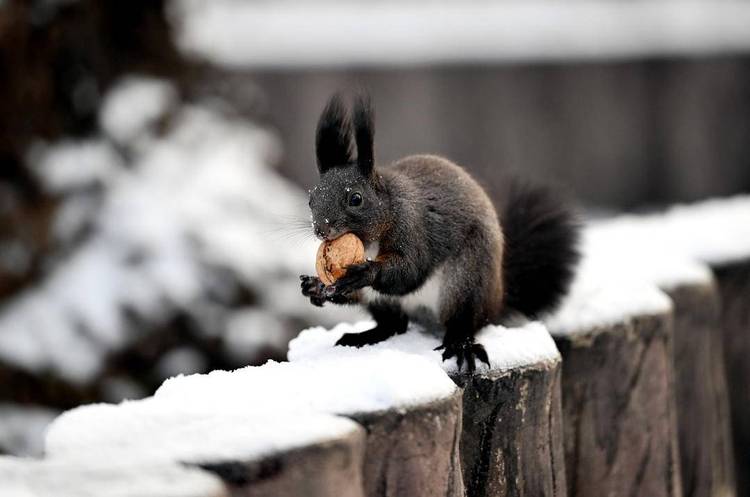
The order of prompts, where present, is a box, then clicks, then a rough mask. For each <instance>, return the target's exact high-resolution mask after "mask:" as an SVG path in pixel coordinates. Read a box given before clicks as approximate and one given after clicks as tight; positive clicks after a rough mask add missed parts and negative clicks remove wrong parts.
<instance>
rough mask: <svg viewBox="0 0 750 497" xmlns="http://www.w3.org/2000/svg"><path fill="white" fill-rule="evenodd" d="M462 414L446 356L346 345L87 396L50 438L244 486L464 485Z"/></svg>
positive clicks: (339, 491)
mask: <svg viewBox="0 0 750 497" xmlns="http://www.w3.org/2000/svg"><path fill="white" fill-rule="evenodd" d="M338 415H343V416H345V417H341V416H338ZM347 417H348V418H351V419H346V418H347ZM352 420H356V421H357V423H361V424H362V425H364V426H365V427H366V429H367V435H366V438H364V432H365V430H363V429H362V427H361V426H359V425H358V424H357V423H355V422H354V421H352ZM460 423H461V392H460V390H459V389H458V388H456V386H455V385H454V384H453V382H452V381H451V380H450V379H449V378H448V377H447V375H446V374H445V372H444V371H443V370H442V369H441V368H440V367H438V366H437V365H436V364H433V363H432V362H430V361H428V360H427V359H424V358H421V357H417V356H414V355H410V354H405V353H400V352H397V351H388V350H384V351H378V352H376V353H371V354H357V353H356V351H352V350H347V351H343V352H342V353H341V354H336V355H331V356H327V357H325V358H321V359H310V360H306V361H300V362H298V363H274V362H272V361H269V362H268V363H266V364H265V365H263V366H260V367H247V368H243V369H238V370H236V371H232V372H228V371H214V372H212V373H210V374H206V375H191V376H183V377H177V378H173V379H170V380H167V381H166V382H165V383H164V384H163V385H162V387H161V388H159V390H158V391H157V392H156V393H155V394H154V396H153V397H151V398H149V399H145V400H142V401H137V402H125V403H122V404H120V405H117V406H112V405H95V406H86V407H81V408H78V409H75V410H73V411H70V412H68V413H66V414H63V415H62V416H61V417H60V418H58V420H57V421H55V423H53V425H52V427H51V428H50V430H49V432H48V436H47V445H46V448H47V452H48V454H49V455H50V456H51V457H68V458H69V457H75V456H77V455H86V454H88V455H89V456H93V457H96V458H105V457H106V458H115V456H113V455H109V454H112V453H113V451H117V453H119V454H122V456H123V457H132V456H134V455H135V457H138V459H139V460H144V459H154V460H158V459H160V458H162V459H168V460H178V461H181V462H185V463H190V464H195V465H199V466H201V467H204V468H207V469H211V470H213V471H215V472H216V473H217V474H219V475H220V476H222V478H223V479H224V481H225V482H227V483H228V484H229V485H230V488H231V489H232V490H233V492H234V494H235V495H243V496H244V495H253V496H255V495H264V496H265V495H321V496H322V495H336V496H351V497H359V496H362V495H368V496H377V495H388V496H401V495H403V496H412V495H447V496H452V495H455V496H461V495H463V484H462V479H461V470H460V461H459V457H458V434H459V433H460ZM363 455H364V460H363Z"/></svg>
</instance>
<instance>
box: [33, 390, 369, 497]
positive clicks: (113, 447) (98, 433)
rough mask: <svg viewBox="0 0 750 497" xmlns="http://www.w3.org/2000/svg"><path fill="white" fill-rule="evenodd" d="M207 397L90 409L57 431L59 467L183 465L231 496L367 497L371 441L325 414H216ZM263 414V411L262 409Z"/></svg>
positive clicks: (54, 446)
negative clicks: (72, 463) (365, 459)
mask: <svg viewBox="0 0 750 497" xmlns="http://www.w3.org/2000/svg"><path fill="white" fill-rule="evenodd" d="M212 407H213V406H211V405H210V404H204V400H203V399H200V397H198V398H196V399H195V404H193V405H188V406H184V405H183V406H177V405H175V404H173V403H170V402H162V401H160V399H158V398H153V397H152V398H149V399H146V400H141V401H134V402H125V403H122V404H119V405H111V404H97V405H92V406H84V407H80V408H77V409H74V410H72V411H68V412H67V413H65V414H63V415H62V416H60V417H59V418H58V419H57V420H56V421H55V422H53V424H52V425H51V427H50V429H49V431H48V434H47V440H46V452H47V455H48V457H49V458H51V459H56V460H60V459H64V460H75V459H83V460H92V459H93V460H102V461H106V460H110V461H141V462H142V461H153V462H180V463H183V464H188V465H192V466H196V467H201V468H203V469H206V470H209V471H211V472H213V473H215V474H216V475H218V476H220V477H221V478H222V480H223V481H224V483H225V484H226V486H227V487H228V488H229V489H230V491H231V495H242V496H253V497H255V496H258V497H260V496H264V497H265V496H268V497H271V496H277V495H341V496H346V497H362V485H361V469H360V467H361V464H362V456H363V451H364V446H363V444H364V442H363V438H364V435H363V433H362V430H361V428H360V427H358V426H356V424H355V423H352V422H351V421H349V420H347V419H344V418H337V417H335V416H330V415H323V414H317V413H298V414H295V415H292V414H291V413H285V412H283V411H282V412H278V413H272V412H263V409H262V405H261V406H259V407H260V409H258V410H260V411H261V412H252V411H253V410H252V409H251V408H250V406H248V408H247V409H245V410H244V411H242V410H238V409H234V410H228V411H224V412H220V411H218V410H213V409H212ZM255 407H258V406H255Z"/></svg>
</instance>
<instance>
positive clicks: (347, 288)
mask: <svg viewBox="0 0 750 497" xmlns="http://www.w3.org/2000/svg"><path fill="white" fill-rule="evenodd" d="M372 281H373V263H372V262H370V261H367V262H363V263H361V264H352V265H351V266H348V267H347V268H346V274H345V275H344V276H342V277H341V278H339V279H337V280H336V281H335V282H334V283H333V284H332V285H328V286H327V287H325V289H324V293H325V296H326V298H327V299H328V300H332V299H336V298H337V297H341V296H344V295H348V294H350V293H352V292H354V291H356V290H359V289H360V288H364V287H366V286H370V285H372Z"/></svg>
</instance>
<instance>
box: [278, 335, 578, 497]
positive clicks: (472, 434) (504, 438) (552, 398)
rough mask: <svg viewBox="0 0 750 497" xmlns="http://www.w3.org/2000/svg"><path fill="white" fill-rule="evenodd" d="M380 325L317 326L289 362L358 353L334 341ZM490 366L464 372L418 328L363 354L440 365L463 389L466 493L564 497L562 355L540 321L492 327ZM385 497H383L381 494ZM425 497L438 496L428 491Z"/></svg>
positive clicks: (487, 340) (486, 338) (483, 339)
mask: <svg viewBox="0 0 750 497" xmlns="http://www.w3.org/2000/svg"><path fill="white" fill-rule="evenodd" d="M370 326H372V323H367V322H364V323H358V324H356V325H353V326H351V325H340V326H337V327H336V328H334V329H333V330H331V331H326V330H324V329H322V328H313V329H310V330H306V331H304V332H302V333H301V334H300V336H299V337H298V338H296V339H295V340H293V341H292V342H291V344H290V351H289V359H290V360H291V361H292V362H295V361H303V360H306V359H309V358H311V357H325V356H326V355H328V354H340V353H347V354H348V353H350V352H348V351H342V349H341V348H333V344H334V343H335V342H336V340H337V339H338V338H340V337H341V335H342V334H343V333H345V332H356V331H361V330H363V329H366V328H368V327H370ZM478 341H479V342H480V343H482V344H483V345H484V346H485V349H486V350H487V353H488V355H489V359H490V367H487V366H486V365H484V364H478V366H477V370H476V372H475V373H474V374H473V375H469V374H467V373H465V372H464V373H458V372H457V368H456V361H455V359H452V360H450V361H446V362H442V360H441V358H440V353H439V352H436V351H434V350H433V349H434V348H435V347H436V346H438V345H439V344H440V340H439V339H438V338H437V337H435V336H433V335H432V334H430V333H428V332H427V331H425V330H423V329H421V328H420V327H418V326H412V328H411V329H410V330H409V331H408V332H407V333H406V334H404V335H399V336H395V337H392V338H390V339H389V340H387V341H385V342H382V343H380V344H376V345H373V346H369V347H367V348H364V349H361V351H360V354H374V353H378V351H399V352H405V353H408V354H413V355H417V356H422V357H424V358H427V359H429V360H430V361H433V362H434V363H435V364H438V365H440V366H441V367H443V368H444V370H445V371H446V372H447V373H448V374H449V375H450V377H451V378H452V379H453V380H454V381H455V382H456V383H457V384H458V385H460V386H461V387H462V388H463V426H462V430H461V442H460V453H461V466H462V470H463V481H464V485H465V487H466V495H469V496H474V495H482V496H501V495H519V496H524V495H526V496H564V495H565V480H564V479H565V474H564V462H563V453H562V430H561V424H562V421H561V412H560V355H559V353H558V351H557V349H556V348H555V345H554V342H553V341H552V339H551V337H550V335H549V333H548V332H547V330H546V329H545V328H544V326H542V325H541V324H539V323H529V324H527V325H525V326H522V327H518V328H503V327H499V326H492V327H487V328H486V329H484V330H482V331H481V332H480V333H479V335H478ZM378 495H380V494H378ZM420 495H434V494H433V493H421V494H420Z"/></svg>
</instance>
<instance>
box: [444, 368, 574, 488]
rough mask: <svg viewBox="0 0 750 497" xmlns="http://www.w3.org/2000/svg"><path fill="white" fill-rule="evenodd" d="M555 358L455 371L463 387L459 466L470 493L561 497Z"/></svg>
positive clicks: (562, 467) (562, 476) (562, 481)
mask: <svg viewBox="0 0 750 497" xmlns="http://www.w3.org/2000/svg"><path fill="white" fill-rule="evenodd" d="M560 366H561V361H560V359H559V357H558V358H555V359H548V360H545V361H540V362H537V363H535V364H529V365H526V366H519V367H516V368H512V369H509V370H492V371H487V372H477V373H476V374H474V375H467V374H460V375H459V374H453V375H452V378H453V379H454V380H455V381H456V383H457V384H458V385H460V386H462V387H463V389H464V395H463V407H464V418H463V434H462V435H461V465H462V467H463V474H464V485H465V486H466V495H467V496H469V497H495V496H497V497H500V496H507V495H514V496H519V497H523V496H527V497H535V496H539V497H546V496H549V497H565V495H566V487H565V462H564V458H563V445H562V442H563V441H562V413H561V404H560Z"/></svg>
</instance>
